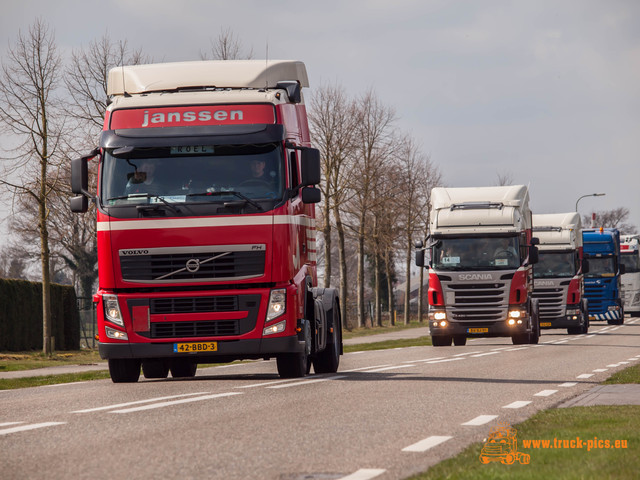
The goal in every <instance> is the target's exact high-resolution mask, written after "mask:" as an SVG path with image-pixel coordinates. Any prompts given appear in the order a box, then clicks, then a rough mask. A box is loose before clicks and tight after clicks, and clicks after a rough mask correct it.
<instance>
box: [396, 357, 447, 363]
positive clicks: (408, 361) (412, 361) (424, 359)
mask: <svg viewBox="0 0 640 480" xmlns="http://www.w3.org/2000/svg"><path fill="white" fill-rule="evenodd" d="M455 356H456V355H454V357H455ZM443 358H445V357H433V358H423V359H421V360H407V361H405V362H402V363H419V362H431V361H433V360H442V359H443Z"/></svg>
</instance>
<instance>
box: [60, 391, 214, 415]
mask: <svg viewBox="0 0 640 480" xmlns="http://www.w3.org/2000/svg"><path fill="white" fill-rule="evenodd" d="M207 393H209V392H198V393H183V394H182V395H171V396H169V397H156V398H148V399H146V400H137V401H135V402H127V403H117V404H115V405H106V406H104V407H96V408H86V409H84V410H75V411H73V412H71V413H90V412H99V411H101V410H112V409H114V408H121V407H129V406H131V405H140V404H141V403H152V402H159V401H161V400H170V399H172V398H182V397H190V396H194V395H205V394H207Z"/></svg>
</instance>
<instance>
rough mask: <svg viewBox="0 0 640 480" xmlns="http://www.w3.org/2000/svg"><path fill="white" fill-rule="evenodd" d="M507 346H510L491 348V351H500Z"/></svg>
mask: <svg viewBox="0 0 640 480" xmlns="http://www.w3.org/2000/svg"><path fill="white" fill-rule="evenodd" d="M507 348H510V347H500V348H492V349H491V351H492V352H497V351H500V350H506V349H507Z"/></svg>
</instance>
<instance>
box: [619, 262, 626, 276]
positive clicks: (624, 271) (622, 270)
mask: <svg viewBox="0 0 640 480" xmlns="http://www.w3.org/2000/svg"><path fill="white" fill-rule="evenodd" d="M625 273H627V266H626V265H625V264H624V263H621V264H620V275H624V274H625Z"/></svg>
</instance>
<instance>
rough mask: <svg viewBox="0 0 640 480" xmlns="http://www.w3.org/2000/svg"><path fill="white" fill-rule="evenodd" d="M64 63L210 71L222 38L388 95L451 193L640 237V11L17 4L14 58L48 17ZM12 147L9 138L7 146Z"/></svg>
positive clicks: (5, 38)
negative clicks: (83, 51) (512, 189)
mask: <svg viewBox="0 0 640 480" xmlns="http://www.w3.org/2000/svg"><path fill="white" fill-rule="evenodd" d="M38 16H39V17H41V18H42V19H43V20H45V21H46V22H47V23H48V24H49V26H50V27H52V28H53V30H54V31H55V37H56V41H57V44H58V47H59V49H60V52H61V53H62V54H64V55H68V54H69V53H70V52H71V51H72V50H73V49H79V48H82V47H85V48H86V47H87V46H88V45H89V44H90V42H91V41H92V40H95V39H97V38H100V37H101V36H103V35H104V34H105V33H107V34H108V35H109V36H110V37H111V39H112V40H113V41H118V40H125V39H126V40H127V41H128V44H129V46H130V47H132V48H135V49H137V48H141V49H142V51H143V52H144V53H146V54H147V55H149V56H150V57H152V58H153V60H154V61H157V62H162V61H167V62H168V61H182V60H199V59H200V52H204V51H207V50H208V49H209V47H210V44H211V42H212V41H213V40H215V38H216V37H217V36H218V34H219V33H220V31H221V30H222V29H230V30H231V31H232V32H234V34H235V35H236V36H237V38H238V39H239V40H240V41H241V42H242V43H243V45H244V46H245V47H246V48H247V50H249V49H252V50H253V57H254V58H256V59H257V58H264V56H265V54H266V51H267V45H268V52H269V58H272V59H296V60H302V61H304V62H305V63H306V65H307V70H308V73H309V79H310V82H311V88H310V90H309V91H308V92H307V93H306V95H307V96H309V95H310V94H312V92H313V89H314V88H317V87H319V86H321V85H324V84H329V83H337V84H339V85H341V86H342V87H344V89H345V91H346V92H347V93H348V94H349V95H351V96H357V95H359V94H362V93H363V92H365V91H366V90H369V89H373V90H374V91H375V92H376V94H377V95H378V97H379V98H380V100H381V101H383V102H384V103H385V104H387V105H389V106H392V107H393V108H394V109H395V111H396V114H397V117H398V127H399V128H400V129H401V130H403V131H404V132H407V133H410V134H411V135H412V136H413V137H414V138H415V139H416V140H417V141H418V143H419V144H420V145H421V146H422V150H423V151H424V152H425V153H426V154H428V155H430V157H431V159H432V161H433V162H434V163H436V164H437V165H438V166H439V168H440V169H441V171H442V173H443V175H444V181H445V183H446V184H447V185H449V186H485V185H496V184H497V183H498V176H499V175H501V176H505V175H506V176H508V177H510V178H511V179H512V180H513V183H522V184H528V185H530V188H531V200H532V210H533V211H534V213H553V212H566V211H573V210H574V209H575V203H576V200H577V199H578V198H579V197H580V196H582V195H585V194H590V193H596V192H597V193H600V192H603V193H606V196H604V197H598V198H595V197H592V198H584V199H582V200H581V201H580V204H579V210H580V212H581V213H582V214H589V213H590V212H591V211H593V210H610V209H613V208H617V207H627V208H629V210H630V211H631V216H630V218H629V221H630V223H632V224H634V225H636V226H638V227H640V193H639V192H640V186H639V185H638V183H639V180H640V158H639V157H640V1H637V0H626V1H625V0H606V1H604V0H585V1H578V0H550V1H548V0H530V1H525V0H522V1H506V0H505V1H501V0H484V1H475V0H469V1H454V0H393V1H392V0H386V1H383V0H369V1H366V0H339V1H333V0H323V1H303V0H283V1H278V0H252V1H244V0H232V1H213V0H211V1H205V0H197V1H195V0H192V1H190V0H182V1H175V0H101V1H94V0H83V1H76V0H55V1H52V0H20V1H9V0H2V14H1V15H0V41H1V42H2V46H1V54H2V60H3V61H4V59H5V58H6V50H7V47H8V45H9V43H10V42H15V39H16V37H17V34H18V31H19V30H22V31H23V32H27V31H28V28H29V26H30V25H31V24H33V22H34V20H35V18H36V17H38ZM0 141H1V140H0Z"/></svg>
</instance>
